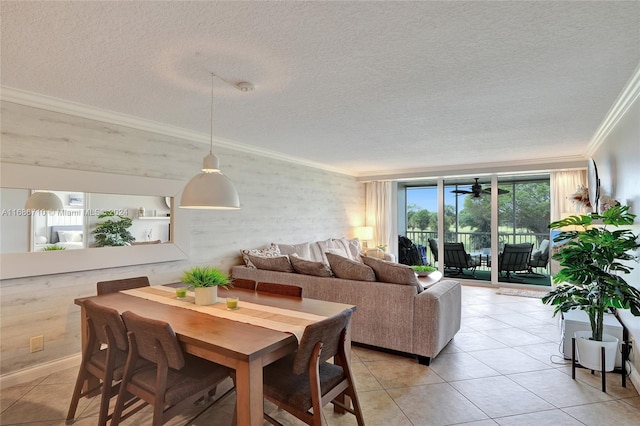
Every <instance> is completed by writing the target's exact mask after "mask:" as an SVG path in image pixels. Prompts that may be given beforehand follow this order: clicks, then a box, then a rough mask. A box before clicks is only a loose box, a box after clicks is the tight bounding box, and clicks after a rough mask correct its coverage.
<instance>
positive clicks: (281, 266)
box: [247, 254, 293, 272]
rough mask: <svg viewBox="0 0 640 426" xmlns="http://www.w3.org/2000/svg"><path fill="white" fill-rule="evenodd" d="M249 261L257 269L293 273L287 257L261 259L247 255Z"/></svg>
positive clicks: (260, 257)
mask: <svg viewBox="0 0 640 426" xmlns="http://www.w3.org/2000/svg"><path fill="white" fill-rule="evenodd" d="M247 256H248V257H249V261H250V262H251V263H252V264H253V265H254V267H256V268H257V269H266V270H268V271H279V272H293V267H292V266H291V262H290V261H289V256H274V257H262V256H254V255H252V254H249V255H247Z"/></svg>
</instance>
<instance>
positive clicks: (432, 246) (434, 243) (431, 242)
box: [429, 238, 438, 262]
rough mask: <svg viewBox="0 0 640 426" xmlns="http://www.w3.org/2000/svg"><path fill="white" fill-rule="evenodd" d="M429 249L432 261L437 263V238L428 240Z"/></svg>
mask: <svg viewBox="0 0 640 426" xmlns="http://www.w3.org/2000/svg"><path fill="white" fill-rule="evenodd" d="M429 249H430V250H431V254H432V255H433V261H434V262H437V261H438V239H437V238H429Z"/></svg>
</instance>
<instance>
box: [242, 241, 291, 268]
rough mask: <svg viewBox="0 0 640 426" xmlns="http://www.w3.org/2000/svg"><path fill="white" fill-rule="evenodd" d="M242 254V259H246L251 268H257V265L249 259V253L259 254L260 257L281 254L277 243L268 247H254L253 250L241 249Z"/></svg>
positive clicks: (245, 262) (245, 261)
mask: <svg viewBox="0 0 640 426" xmlns="http://www.w3.org/2000/svg"><path fill="white" fill-rule="evenodd" d="M240 254H242V260H244V264H245V265H247V267H249V268H255V265H254V264H253V263H251V260H250V259H249V255H252V256H259V257H275V256H280V255H281V254H282V253H280V249H279V248H278V246H277V245H275V244H271V247H268V248H266V249H253V250H246V249H245V250H240Z"/></svg>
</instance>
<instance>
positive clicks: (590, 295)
mask: <svg viewBox="0 0 640 426" xmlns="http://www.w3.org/2000/svg"><path fill="white" fill-rule="evenodd" d="M635 217H636V216H635V215H634V214H631V213H629V207H628V206H615V207H612V208H611V209H609V210H607V211H606V212H604V213H602V214H596V213H592V214H591V215H581V216H571V217H568V218H566V219H562V220H559V221H556V222H553V223H551V224H550V225H549V227H550V228H551V229H559V230H560V231H561V232H560V234H558V235H557V236H556V237H555V238H554V242H556V243H558V242H563V241H567V242H566V243H564V244H563V245H562V248H561V250H559V251H558V252H557V253H555V254H553V256H552V257H553V259H555V260H558V261H559V263H560V266H561V267H562V269H560V270H559V271H558V273H557V274H556V275H554V277H553V281H554V283H563V284H562V285H559V286H558V287H557V288H556V289H554V290H552V291H551V292H549V293H548V294H547V295H545V296H544V297H543V298H542V302H543V303H545V304H550V305H555V310H554V312H553V314H554V315H556V314H557V313H558V312H567V311H569V310H571V309H580V310H583V311H584V312H585V313H586V314H587V315H588V316H589V322H590V324H591V331H590V332H587V333H586V334H587V336H586V338H584V337H581V336H579V335H577V336H576V337H577V338H576V345H577V347H578V360H579V362H580V364H581V365H582V366H583V367H587V368H590V369H592V370H600V368H601V360H600V347H602V346H604V347H605V348H606V347H607V346H611V347H612V349H613V350H614V351H615V350H617V347H618V343H617V339H616V338H615V337H613V336H608V337H607V335H606V334H603V329H604V314H605V313H606V312H607V311H608V310H609V309H611V308H613V309H616V308H618V309H629V310H630V311H631V313H632V314H633V315H635V316H640V290H638V289H636V288H635V287H633V286H631V285H629V284H628V283H627V282H626V281H625V280H624V279H623V278H622V276H621V275H620V274H628V273H629V272H630V271H631V269H633V268H631V267H629V266H628V265H625V264H623V263H622V262H621V261H630V260H635V261H637V259H636V257H635V255H634V254H632V252H631V251H632V250H635V249H637V248H638V247H640V244H639V243H638V242H637V238H638V236H637V235H635V234H634V233H633V232H632V231H631V230H629V229H617V228H618V227H620V226H626V225H632V224H633V221H634V219H635ZM596 220H597V221H598V223H597V224H596V223H594V221H596ZM609 226H611V227H613V228H615V229H613V230H610V229H608V227H609ZM567 227H570V230H566V229H567ZM563 228H564V229H563ZM613 339H615V343H611V344H610V345H607V344H606V343H602V342H607V341H613ZM585 346H593V347H594V349H596V353H595V355H594V358H593V360H589V359H588V358H587V357H588V353H587V351H588V349H587V348H586V347H585ZM605 358H606V362H607V367H606V371H611V370H613V368H614V361H615V352H613V354H611V355H609V354H606V355H605ZM592 362H593V364H592Z"/></svg>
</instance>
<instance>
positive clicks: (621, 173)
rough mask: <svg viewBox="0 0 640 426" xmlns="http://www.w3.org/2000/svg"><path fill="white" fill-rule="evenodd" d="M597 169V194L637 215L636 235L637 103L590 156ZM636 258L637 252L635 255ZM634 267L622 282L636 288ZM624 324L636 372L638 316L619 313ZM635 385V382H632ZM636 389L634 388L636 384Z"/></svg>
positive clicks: (639, 368)
mask: <svg viewBox="0 0 640 426" xmlns="http://www.w3.org/2000/svg"><path fill="white" fill-rule="evenodd" d="M593 158H594V160H595V162H596V165H597V167H598V174H599V177H600V184H601V191H600V192H601V194H605V195H608V196H610V197H612V198H614V199H616V200H618V201H620V203H622V204H623V205H628V206H630V210H631V213H633V214H635V215H637V216H638V217H637V218H636V225H635V226H634V232H635V233H636V234H639V233H640V101H638V98H636V102H635V103H634V104H633V106H631V107H630V108H629V110H628V111H627V112H626V114H625V115H624V116H623V117H622V119H621V120H620V121H619V122H618V123H617V125H616V126H615V127H614V128H613V129H612V131H611V132H610V133H609V135H608V136H607V137H606V139H605V140H604V141H603V143H602V144H601V145H600V147H599V148H598V150H597V151H596V152H595V154H594V156H593ZM636 254H637V255H640V251H638V253H636ZM630 266H632V267H633V268H635V269H634V270H633V271H632V273H631V274H629V275H625V276H624V279H625V280H626V281H627V282H629V283H630V284H632V285H633V286H634V287H636V288H638V289H640V264H639V263H635V262H633V263H630ZM620 312H621V318H622V320H623V322H624V325H625V326H626V327H627V328H628V329H629V332H630V334H631V337H632V338H633V339H635V341H636V347H635V348H634V349H633V352H634V353H633V362H634V367H635V370H636V372H640V347H638V346H637V345H638V344H640V317H634V316H633V315H631V313H629V312H628V311H620ZM634 383H635V382H634ZM635 384H636V387H637V383H635Z"/></svg>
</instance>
